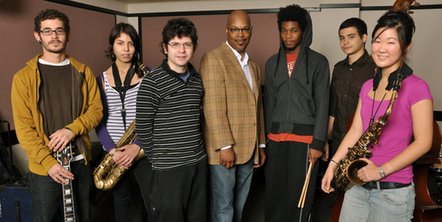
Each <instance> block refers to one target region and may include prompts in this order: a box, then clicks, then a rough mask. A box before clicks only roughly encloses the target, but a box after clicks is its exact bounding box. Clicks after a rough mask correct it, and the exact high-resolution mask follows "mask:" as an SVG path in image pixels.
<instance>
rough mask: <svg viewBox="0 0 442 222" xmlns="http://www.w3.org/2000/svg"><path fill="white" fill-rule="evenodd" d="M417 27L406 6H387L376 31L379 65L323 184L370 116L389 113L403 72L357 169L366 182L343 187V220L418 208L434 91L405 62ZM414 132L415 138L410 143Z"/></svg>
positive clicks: (397, 216) (401, 217)
mask: <svg viewBox="0 0 442 222" xmlns="http://www.w3.org/2000/svg"><path fill="white" fill-rule="evenodd" d="M414 30H415V26H414V21H413V19H412V18H411V17H410V16H409V15H408V14H407V13H405V12H400V11H398V12H393V11H389V12H387V13H386V14H384V15H383V16H382V17H381V18H380V19H379V20H378V23H377V25H376V27H375V28H374V30H373V33H372V39H373V41H372V57H373V60H374V61H375V63H376V65H377V69H376V75H375V77H374V79H372V80H369V81H367V82H366V83H365V84H364V85H363V87H362V89H361V92H360V94H359V103H358V107H357V109H356V113H355V116H354V120H353V123H352V125H351V128H350V130H349V131H348V133H347V135H346V136H345V138H344V140H343V141H342V143H341V145H340V146H339V148H338V151H337V152H336V154H335V156H333V158H332V160H331V161H330V164H329V166H328V168H327V171H326V173H325V175H324V178H323V179H322V190H323V191H324V192H326V193H330V192H332V191H334V188H332V187H331V186H330V183H331V181H332V179H333V176H334V172H335V170H336V168H337V163H339V161H340V160H342V159H344V158H345V155H346V154H347V151H348V147H352V146H353V145H354V144H355V143H356V142H357V141H358V140H359V138H360V137H361V135H362V134H363V133H364V132H365V130H366V129H367V128H368V126H369V124H370V123H371V122H375V121H376V120H377V119H378V118H379V117H380V116H382V115H384V114H385V111H386V110H387V106H388V104H389V102H390V101H389V100H390V98H391V95H392V91H393V90H391V89H392V88H393V82H394V81H395V80H398V79H399V78H401V79H403V80H402V87H401V88H400V89H399V91H398V97H397V98H396V100H395V102H394V105H393V109H392V111H391V115H390V116H389V119H388V122H387V123H386V126H385V127H384V128H383V129H382V133H381V135H380V137H379V142H380V144H372V146H370V147H369V149H370V150H371V151H372V152H373V156H372V157H371V158H370V159H367V158H361V159H362V160H364V161H366V162H367V166H365V167H362V168H361V169H359V170H358V172H357V173H358V174H357V175H358V177H359V179H361V180H362V181H364V182H367V183H366V184H365V185H362V186H359V185H354V186H353V187H352V188H350V189H349V190H348V191H347V192H346V193H345V198H344V203H343V205H342V210H341V214H340V221H388V222H393V221H400V222H403V221H411V219H412V218H413V210H414V197H415V191H414V184H413V169H412V165H411V164H412V163H413V162H414V161H416V160H417V159H418V158H419V157H420V156H422V155H423V154H425V153H426V152H427V151H428V150H429V149H430V148H431V143H432V135H433V97H432V96H431V92H430V90H429V87H428V84H427V83H426V82H425V81H424V80H422V79H420V78H419V77H417V76H416V75H414V74H413V70H412V69H411V68H410V67H409V66H408V65H407V64H406V63H405V62H404V61H405V59H406V53H407V51H408V50H409V49H410V47H411V39H412V36H413V33H414ZM413 136H414V140H413V142H411V143H410V141H411V139H412V137H413Z"/></svg>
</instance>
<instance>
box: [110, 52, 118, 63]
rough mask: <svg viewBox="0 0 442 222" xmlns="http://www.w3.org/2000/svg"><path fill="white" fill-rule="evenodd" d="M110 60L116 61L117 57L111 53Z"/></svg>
mask: <svg viewBox="0 0 442 222" xmlns="http://www.w3.org/2000/svg"><path fill="white" fill-rule="evenodd" d="M110 58H111V60H112V61H115V60H117V56H115V54H114V53H112V54H111V55H110Z"/></svg>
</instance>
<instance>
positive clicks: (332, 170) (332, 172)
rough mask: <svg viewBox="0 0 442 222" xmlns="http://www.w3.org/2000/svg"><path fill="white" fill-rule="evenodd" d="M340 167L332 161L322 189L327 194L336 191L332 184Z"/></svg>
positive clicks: (323, 179) (323, 180)
mask: <svg viewBox="0 0 442 222" xmlns="http://www.w3.org/2000/svg"><path fill="white" fill-rule="evenodd" d="M337 167H338V165H337V164H336V163H334V162H332V161H330V163H329V164H328V167H327V170H326V171H325V174H324V177H323V178H322V184H321V188H322V190H323V191H324V192H325V193H331V192H333V191H335V189H334V188H333V187H331V182H332V180H333V177H334V175H335V170H336V168H337Z"/></svg>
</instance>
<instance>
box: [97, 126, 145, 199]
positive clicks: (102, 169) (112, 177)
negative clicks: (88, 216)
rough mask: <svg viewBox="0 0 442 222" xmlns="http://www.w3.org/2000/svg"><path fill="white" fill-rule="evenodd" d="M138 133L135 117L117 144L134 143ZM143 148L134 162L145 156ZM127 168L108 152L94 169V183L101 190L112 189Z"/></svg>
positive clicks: (118, 146) (117, 145) (120, 145)
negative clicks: (117, 162)
mask: <svg viewBox="0 0 442 222" xmlns="http://www.w3.org/2000/svg"><path fill="white" fill-rule="evenodd" d="M136 137H137V134H136V133H135V119H134V121H132V123H131V124H130V125H129V127H128V128H127V129H126V131H125V132H124V135H123V136H122V137H121V138H120V140H119V141H118V143H117V144H116V147H117V148H120V147H122V146H125V145H128V144H132V143H133V141H134V140H135V138H136ZM145 157H146V155H145V154H144V151H143V149H140V152H139V153H138V156H137V157H135V159H134V162H136V161H138V160H140V159H142V158H145ZM126 171H127V170H126V169H124V168H123V167H121V166H120V165H118V164H116V163H115V161H114V159H113V158H112V156H111V155H110V154H109V153H108V154H106V156H105V157H104V159H103V160H102V161H101V163H100V165H99V166H98V167H97V168H96V169H95V171H94V183H95V186H96V187H97V188H98V189H101V190H104V191H106V190H110V189H112V188H113V187H114V186H115V184H117V183H118V181H120V179H121V177H123V175H124V173H126Z"/></svg>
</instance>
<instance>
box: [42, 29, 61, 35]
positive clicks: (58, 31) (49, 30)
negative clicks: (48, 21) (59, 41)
mask: <svg viewBox="0 0 442 222" xmlns="http://www.w3.org/2000/svg"><path fill="white" fill-rule="evenodd" d="M40 32H41V34H43V35H52V33H54V32H55V34H57V35H64V34H66V31H65V30H64V29H55V30H52V29H43V30H40Z"/></svg>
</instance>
